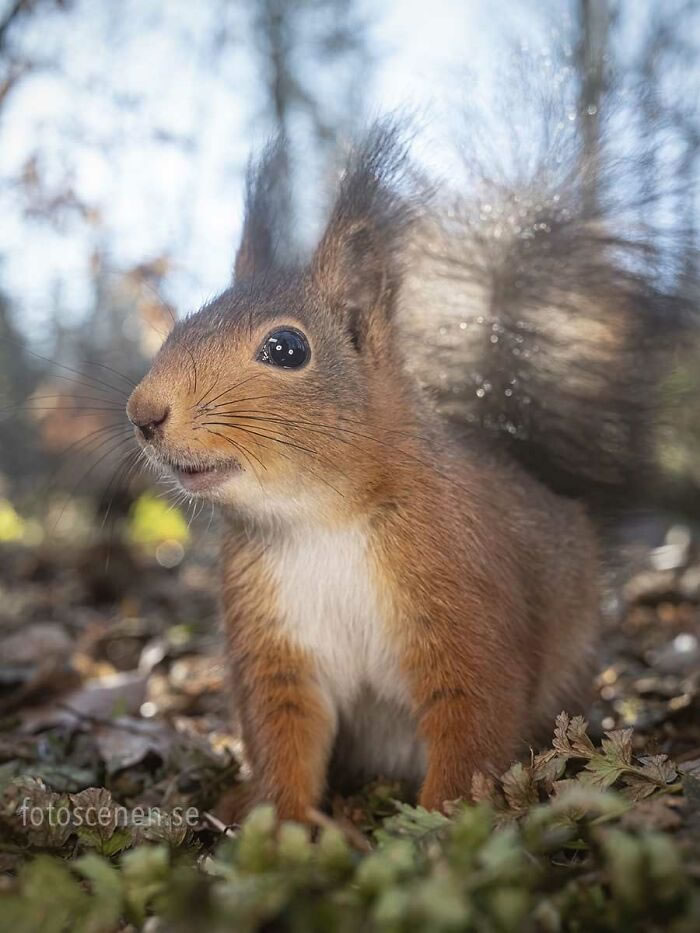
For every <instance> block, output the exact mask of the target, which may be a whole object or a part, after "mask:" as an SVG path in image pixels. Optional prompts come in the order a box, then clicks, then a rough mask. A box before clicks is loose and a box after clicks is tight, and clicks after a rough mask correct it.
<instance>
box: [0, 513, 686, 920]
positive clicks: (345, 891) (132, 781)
mask: <svg viewBox="0 0 700 933" xmlns="http://www.w3.org/2000/svg"><path fill="white" fill-rule="evenodd" d="M8 509H9V506H7V505H6V506H5V513H4V517H3V512H2V507H1V506H0V542H2V540H3V528H4V529H5V532H4V538H5V540H4V543H0V929H7V930H10V929H12V930H13V931H15V930H26V931H33V930H35V929H36V930H39V929H42V930H45V929H49V930H56V931H57V933H58V931H62V930H85V931H93V933H99V931H105V933H106V931H111V930H124V929H141V928H147V929H148V930H151V931H153V930H170V929H184V930H189V929H208V930H218V929H222V930H223V929H241V930H248V929H249V930H255V929H271V930H272V929H274V930H277V929H280V930H286V929H290V930H304V931H305V930H335V929H339V930H344V929H348V930H349V929H351V928H352V929H356V928H357V926H358V924H359V925H360V926H362V927H364V928H366V929H369V930H373V929H376V930H387V931H389V930H396V931H401V930H443V929H444V930H471V929H475V930H485V931H490V930H514V931H521V930H525V931H526V930H529V929H533V930H539V929H543V930H579V929H580V930H596V929H601V930H616V929H621V930H634V929H644V930H647V929H648V930H657V929H658V930H667V929H669V930H678V931H682V930H688V931H690V930H697V929H700V608H699V602H700V558H699V557H698V554H697V551H696V549H695V543H694V541H693V540H692V536H690V535H689V533H688V532H687V530H686V529H684V528H683V527H677V528H675V529H673V530H672V531H671V532H670V533H669V535H668V536H667V538H666V541H665V543H663V544H662V546H660V547H657V548H656V549H654V550H652V551H650V552H649V553H648V554H647V557H646V558H645V566H643V567H641V568H640V567H638V568H637V570H636V571H635V573H634V574H632V575H631V576H630V575H627V578H626V579H625V580H624V582H623V584H622V585H621V586H620V587H619V589H618V593H619V596H618V601H619V602H620V604H621V607H622V608H621V609H620V610H619V611H618V612H617V616H618V618H617V620H616V621H615V622H614V623H613V622H610V621H609V622H608V623H607V626H606V631H605V637H604V640H603V659H602V661H601V664H600V670H599V673H598V676H597V678H596V701H595V705H594V708H593V709H592V711H591V714H590V717H589V720H588V724H586V723H584V722H582V721H581V720H578V719H574V720H569V719H568V718H567V717H561V718H560V719H559V721H558V723H557V727H556V732H555V724H554V723H553V724H552V729H553V745H552V747H551V748H550V749H549V750H545V752H542V753H540V754H538V755H534V754H533V756H531V758H530V760H529V761H527V762H525V763H523V764H521V765H516V766H515V767H514V768H511V769H510V771H509V772H508V773H507V774H506V775H505V776H504V777H503V778H502V779H501V780H493V779H492V778H487V777H483V778H482V779H480V780H479V781H478V782H477V784H476V785H475V791H476V796H477V797H478V798H479V804H478V805H477V806H470V807H465V806H458V805H456V806H455V808H454V812H453V813H452V814H451V815H450V816H451V818H450V819H449V820H448V819H446V818H445V817H442V816H439V815H436V814H428V813H426V812H425V811H421V810H420V809H415V808H412V807H410V806H408V805H405V804H402V803H400V800H401V796H402V792H401V788H399V787H396V786H393V785H390V784H387V783H386V782H382V781H381V780H379V781H377V782H376V783H375V784H374V785H372V786H371V787H370V788H368V789H367V790H366V792H365V793H363V794H360V795H358V796H356V797H353V798H350V799H343V798H336V799H335V800H334V801H333V802H332V807H331V809H330V811H329V813H328V814H325V815H324V814H319V816H318V823H319V825H318V826H317V827H316V828H315V829H312V830H308V829H307V828H303V829H302V828H299V827H295V826H291V825H290V826H288V827H286V828H285V829H284V831H279V832H277V831H276V830H275V829H274V827H273V825H272V822H271V817H270V814H269V812H268V811H266V810H264V809H263V810H260V811H258V812H257V813H256V814H255V815H254V817H253V818H252V819H251V820H250V822H249V823H248V824H246V825H245V826H244V828H243V829H242V830H241V829H240V828H238V827H233V828H231V827H226V826H224V825H223V824H222V823H221V822H220V821H219V820H218V819H217V818H216V816H215V815H214V813H213V810H214V808H215V804H216V800H217V798H218V796H219V795H220V793H221V792H222V791H223V790H226V789H227V788H230V787H231V786H232V785H233V784H234V782H236V781H238V780H241V779H242V778H245V777H246V774H247V769H246V765H245V762H244V761H243V760H242V749H241V744H240V741H239V738H238V736H237V734H236V731H235V728H234V727H233V726H232V721H231V717H230V715H229V703H228V700H227V696H226V683H225V680H226V676H225V670H224V662H223V652H222V645H221V641H220V636H219V634H218V630H217V622H216V615H217V607H216V599H215V592H216V583H215V580H216V576H215V561H216V558H215V540H214V535H213V534H212V533H210V532H209V531H208V529H207V527H206V522H204V523H202V524H201V526H200V525H198V524H197V523H195V525H194V528H193V530H189V531H188V529H187V527H186V525H185V523H184V522H183V521H182V519H181V518H179V516H178V515H177V513H172V512H164V511H163V510H162V508H161V506H160V505H158V504H157V502H156V500H151V499H150V498H145V499H144V500H143V501H141V502H140V503H138V504H137V507H136V509H135V510H134V511H132V514H131V516H130V517H129V519H128V520H124V521H123V522H122V523H121V524H119V526H118V527H119V532H118V533H111V534H109V535H108V534H107V533H106V532H104V533H102V534H99V533H94V534H93V535H92V536H91V537H88V538H86V539H83V540H82V541H81V542H80V543H77V544H76V543H73V544H71V543H68V541H67V539H66V538H65V537H64V538H63V539H60V540H52V538H51V536H50V535H49V536H44V538H43V540H42V539H41V537H42V536H41V535H36V534H35V535H34V538H35V543H31V538H32V535H31V534H27V529H26V528H19V525H18V523H19V522H21V521H22V520H20V519H19V516H17V515H16V513H12V514H10V512H8ZM139 509H140V511H139ZM13 522H14V525H13ZM3 523H4V524H3ZM8 528H9V529H10V530H9V531H8ZM13 528H14V529H15V531H16V532H17V533H16V534H15V533H13V532H12V529H13ZM144 529H146V530H145V531H144ZM153 529H155V531H154V530H153ZM35 530H36V529H35ZM30 531H31V529H30ZM20 532H21V533H20ZM13 538H15V539H16V540H12V539H13ZM120 807H123V808H126V809H124V810H123V811H122V810H120ZM90 812H94V813H95V814H101V815H102V816H101V817H100V825H88V822H89V821H88V819H87V818H85V817H84V818H83V819H82V820H81V818H80V817H81V813H82V814H83V815H85V814H89V813H90ZM123 814H126V815H123ZM134 814H137V816H138V818H135V817H134ZM102 817H103V818H102ZM8 924H9V925H8ZM144 925H145V926H144Z"/></svg>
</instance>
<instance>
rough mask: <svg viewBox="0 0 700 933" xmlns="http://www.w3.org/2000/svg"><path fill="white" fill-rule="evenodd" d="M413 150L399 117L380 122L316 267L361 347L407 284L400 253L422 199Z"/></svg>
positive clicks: (352, 170) (358, 156)
mask: <svg viewBox="0 0 700 933" xmlns="http://www.w3.org/2000/svg"><path fill="white" fill-rule="evenodd" d="M417 188H418V186H417V184H416V174H415V172H414V171H413V169H412V166H411V164H410V162H409V158H408V146H407V143H406V141H405V139H404V134H403V133H402V131H401V128H400V126H399V125H398V124H397V122H396V121H395V120H393V119H389V120H383V121H381V122H378V123H376V124H375V125H374V126H373V127H372V128H371V130H370V131H369V133H368V134H367V136H366V137H365V140H364V142H363V143H362V144H361V145H360V146H359V147H358V148H357V149H356V150H355V151H354V152H353V153H352V154H351V156H350V159H349V160H348V163H347V167H346V169H345V172H344V173H343V177H342V179H341V182H340V189H339V192H338V196H337V198H336V201H335V204H334V206H333V209H332V211H331V216H330V220H329V222H328V225H327V227H326V231H325V233H324V234H323V237H322V239H321V243H320V245H319V247H318V249H317V250H316V253H315V255H314V259H313V262H312V274H313V276H314V280H315V282H316V284H317V286H318V287H319V288H320V290H321V291H322V293H323V294H325V296H326V297H327V299H328V300H329V303H330V304H331V306H332V307H333V308H334V309H337V310H339V312H340V313H341V314H343V315H344V317H345V324H346V327H347V330H348V333H349V334H350V336H351V339H352V341H353V344H354V345H355V346H356V347H357V348H358V349H361V348H362V347H363V346H364V345H365V343H366V341H367V338H368V336H369V332H370V329H371V328H372V327H379V326H381V323H382V322H383V323H386V322H387V321H388V320H389V319H390V318H391V314H392V311H393V306H394V300H395V297H396V294H397V291H398V287H399V285H400V279H401V258H400V253H401V248H402V246H403V244H404V242H405V238H406V235H407V232H408V230H409V228H410V227H411V225H412V224H413V222H414V220H415V219H416V215H417V213H418V209H419V205H420V201H421V197H420V195H419V193H418V190H417Z"/></svg>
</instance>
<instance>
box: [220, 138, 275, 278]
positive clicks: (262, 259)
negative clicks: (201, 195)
mask: <svg viewBox="0 0 700 933" xmlns="http://www.w3.org/2000/svg"><path fill="white" fill-rule="evenodd" d="M288 169H289V162H288V158H287V146H286V142H285V140H284V138H283V137H282V136H280V137H278V138H277V139H276V140H274V141H272V142H270V143H268V145H267V146H266V147H265V149H264V151H263V153H262V156H261V157H260V159H259V161H258V162H257V163H256V162H253V161H251V162H250V163H249V164H248V172H247V175H246V190H245V218H244V221H243V233H242V235H241V242H240V245H239V247H238V251H237V253H236V260H235V263H234V269H233V271H234V282H235V283H236V284H239V283H250V282H251V281H253V279H256V278H259V277H260V276H261V275H264V274H265V273H266V272H267V271H268V270H269V269H270V268H271V267H272V266H274V265H275V262H276V260H277V254H278V251H279V246H280V243H279V241H280V237H281V233H282V227H283V216H284V212H285V210H286V209H287V207H288V197H287V195H288V190H289V171H288Z"/></svg>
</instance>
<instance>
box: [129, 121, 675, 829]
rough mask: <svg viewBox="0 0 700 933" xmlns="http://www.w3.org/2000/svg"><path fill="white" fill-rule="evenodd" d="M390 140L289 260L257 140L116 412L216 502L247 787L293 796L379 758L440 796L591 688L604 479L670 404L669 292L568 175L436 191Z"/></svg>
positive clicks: (275, 160) (165, 462)
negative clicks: (195, 294) (159, 337)
mask: <svg viewBox="0 0 700 933" xmlns="http://www.w3.org/2000/svg"><path fill="white" fill-rule="evenodd" d="M402 138H403V137H402V134H401V131H400V128H398V127H397V125H396V123H395V122H392V121H391V120H389V121H380V122H379V123H377V124H376V125H374V126H373V127H372V129H371V130H370V131H369V133H368V134H367V136H366V138H365V139H364V142H362V143H361V144H360V145H359V146H358V147H357V148H356V149H355V150H354V152H353V153H352V154H351V157H350V159H349V161H348V163H347V165H346V168H345V171H344V173H343V175H342V178H341V180H340V182H339V186H338V191H337V196H336V199H335V203H334V205H333V207H332V209H331V211H330V217H329V220H328V223H327V226H326V228H325V232H324V233H323V234H322V236H321V238H320V242H319V244H318V246H317V248H316V250H315V252H314V253H313V255H312V256H311V257H310V259H309V260H308V261H306V262H300V263H299V264H298V265H289V264H285V263H283V262H281V261H280V260H278V258H277V254H278V252H279V250H278V246H279V244H278V242H277V236H278V235H277V233H276V228H275V184H276V171H277V170H278V167H279V162H280V148H279V145H274V144H273V145H271V146H269V147H268V149H267V150H266V151H265V153H264V155H263V157H262V158H261V160H260V162H259V164H258V165H257V167H253V168H252V169H251V170H250V172H249V175H248V179H247V196H246V209H245V220H244V229H243V234H242V240H241V243H240V246H239V248H238V252H237V256H236V259H235V276H234V281H233V284H232V286H231V287H230V288H228V289H227V290H226V291H224V292H223V293H222V294H221V295H220V296H219V297H217V298H215V299H214V300H212V301H211V302H210V303H208V304H206V305H205V306H204V307H203V308H202V309H201V310H199V311H197V312H196V313H195V314H192V315H191V316H189V317H187V318H185V319H184V320H182V321H180V322H178V323H177V324H176V325H175V327H174V328H173V330H172V332H171V333H170V335H169V336H168V337H167V339H166V341H165V343H164V345H163V346H162V348H161V349H160V351H159V353H158V354H157V356H156V358H155V360H154V362H153V364H152V367H151V369H150V371H149V372H148V373H147V375H146V376H145V377H144V379H143V381H142V382H141V383H140V384H139V385H138V386H137V387H136V389H135V390H134V392H133V394H132V395H131V397H130V399H129V402H128V407H127V413H128V417H129V419H130V420H131V422H132V423H133V424H134V426H135V431H136V434H137V436H138V438H139V441H140V443H141V445H142V446H143V447H144V448H145V449H146V451H147V453H148V456H149V457H150V459H151V460H152V462H153V463H154V464H155V465H156V466H157V468H158V469H160V470H164V471H167V472H169V473H170V474H172V475H173V476H174V477H175V478H176V479H177V481H178V483H179V485H180V486H181V487H182V489H183V490H184V491H185V492H187V493H188V494H190V495H192V496H198V497H204V498H207V499H209V500H211V501H213V502H216V503H219V504H220V506H221V509H222V511H223V514H224V516H225V529H224V534H223V542H222V548H221V573H222V589H221V592H222V601H223V616H224V632H225V636H226V648H227V653H228V658H229V663H230V670H231V682H232V687H233V694H234V701H235V707H236V711H237V715H238V717H239V720H240V724H241V730H242V737H243V741H244V745H245V748H246V752H247V756H248V758H249V761H250V763H251V766H252V772H253V781H252V782H251V783H250V785H249V793H248V794H247V796H246V797H245V804H244V805H242V806H243V807H244V808H245V807H249V806H252V805H253V804H254V803H256V802H260V801H271V802H273V803H274V804H275V805H276V809H277V814H278V817H279V818H280V819H295V820H302V821H304V820H308V819H309V818H310V817H309V814H310V813H311V812H312V811H313V810H314V808H316V807H318V806H319V805H321V804H322V802H323V800H324V794H325V793H326V790H327V788H328V786H329V783H330V784H331V785H333V786H335V784H336V783H339V784H344V783H348V784H349V783H353V782H361V781H363V780H369V779H372V778H374V777H376V776H378V775H382V776H384V777H386V778H390V779H402V780H404V781H405V782H407V783H408V784H409V785H410V786H412V787H414V788H415V791H416V793H417V798H418V802H419V803H420V804H421V805H422V806H424V807H426V808H427V809H441V808H444V807H445V805H446V803H448V802H449V801H453V800H455V799H458V798H469V796H470V792H471V789H472V780H473V778H474V776H475V775H476V774H477V772H481V773H484V772H486V773H501V772H502V771H503V770H505V769H506V768H507V767H508V766H509V764H510V763H511V762H512V761H513V760H514V759H517V758H518V757H520V756H522V754H523V753H525V752H526V751H527V749H528V747H529V745H530V744H531V743H533V742H537V741H538V740H539V738H541V737H542V736H543V735H544V734H546V733H547V732H548V730H549V729H551V725H552V722H553V720H554V718H555V716H556V715H557V714H558V713H559V712H560V711H561V710H562V709H566V710H569V711H574V710H576V709H581V708H583V707H584V706H585V703H586V701H587V698H588V694H589V690H590V685H591V681H592V673H593V669H594V662H595V656H596V646H597V641H598V635H599V627H600V623H599V618H600V611H599V601H600V584H599V573H600V559H599V544H598V535H597V530H596V527H595V522H594V520H593V518H592V517H591V514H590V512H589V503H590V502H591V501H594V500H598V499H599V498H600V499H604V498H605V497H606V496H608V497H612V498H614V497H615V496H616V495H617V494H618V493H619V492H620V491H621V490H624V489H625V488H626V487H628V485H629V483H630V476H631V471H632V467H633V464H635V463H637V462H638V461H639V459H640V458H641V456H642V455H641V454H640V452H639V450H640V446H641V445H642V444H643V441H642V438H643V435H644V432H645V418H646V414H647V413H648V409H649V408H650V406H651V404H652V401H651V398H652V396H653V393H651V392H649V391H648V385H649V382H650V380H651V379H652V378H653V377H654V373H655V367H654V365H653V364H652V358H653V355H654V354H653V347H654V346H657V345H658V342H657V338H658V337H659V334H660V333H661V324H660V323H659V320H660V319H661V317H662V315H661V313H660V312H659V311H658V306H659V304H660V302H659V301H657V300H656V298H655V295H654V294H653V291H654V290H653V289H652V288H651V286H650V285H649V283H648V282H647V281H646V280H645V278H644V276H642V275H641V274H639V273H638V272H636V271H634V269H633V268H632V266H631V264H626V263H625V261H624V259H622V258H621V257H620V249H619V243H618V242H617V241H616V240H615V239H614V237H613V234H612V231H611V230H610V229H608V228H606V227H605V225H604V223H603V222H602V221H600V219H599V218H598V217H597V216H596V215H595V211H593V212H592V213H591V215H590V216H587V215H586V210H585V209H584V208H583V207H582V206H581V203H580V200H581V199H580V198H579V197H578V195H577V194H575V192H574V187H575V186H573V185H572V186H570V187H569V188H568V189H566V190H564V191H562V192H561V197H562V200H561V202H560V201H559V199H558V197H555V196H554V194H553V193H552V192H551V191H550V192H549V193H547V191H545V190H540V191H538V192H536V191H535V189H534V188H533V189H532V190H528V191H525V193H524V194H520V195H519V194H517V193H513V192H512V191H508V190H505V189H503V190H501V189H499V190H495V188H496V187H497V186H495V187H494V190H493V191H491V194H492V195H493V196H494V201H493V204H495V203H496V200H495V199H496V196H498V198H499V199H500V201H499V203H500V207H492V209H491V210H490V211H489V212H487V216H486V217H484V211H483V206H482V208H481V209H480V208H479V206H478V205H477V206H476V207H475V208H473V209H472V208H470V207H469V206H468V205H467V204H466V203H465V202H463V203H462V205H461V207H460V209H459V210H452V209H450V210H441V209H439V208H438V207H436V200H435V197H434V193H427V194H426V193H425V192H424V189H423V187H422V184H421V183H420V182H419V181H418V178H417V173H415V172H414V171H413V169H412V167H411V162H410V158H409V154H408V151H407V146H406V145H405V144H404V142H402ZM563 202H566V203H563ZM572 202H575V203H574V204H573V207H572ZM514 217H515V220H514V219H513V218H514ZM497 226H499V233H498V234H497V233H496V227H497ZM661 303H662V302H661ZM655 341H656V342H655ZM641 354H644V356H642V355H641ZM236 815H237V816H238V815H240V814H236Z"/></svg>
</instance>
